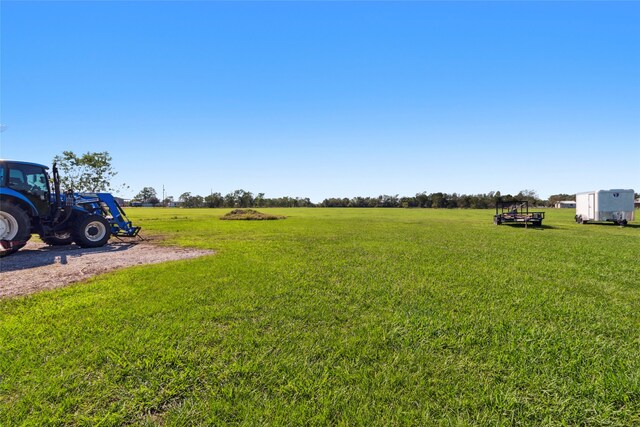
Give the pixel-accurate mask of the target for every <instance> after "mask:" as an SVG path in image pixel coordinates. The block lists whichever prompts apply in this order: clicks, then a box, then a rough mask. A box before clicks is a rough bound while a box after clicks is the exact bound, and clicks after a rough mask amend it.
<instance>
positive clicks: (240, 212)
mask: <svg viewBox="0 0 640 427" xmlns="http://www.w3.org/2000/svg"><path fill="white" fill-rule="evenodd" d="M285 218H286V217H285V216H278V215H271V214H266V213H262V212H258V211H256V210H253V209H234V210H232V211H231V212H228V213H226V214H224V215H222V216H221V217H220V219H227V220H228V219H237V220H270V219H285Z"/></svg>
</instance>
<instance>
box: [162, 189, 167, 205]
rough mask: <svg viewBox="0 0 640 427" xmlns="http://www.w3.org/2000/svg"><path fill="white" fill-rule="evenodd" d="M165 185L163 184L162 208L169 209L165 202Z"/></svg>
mask: <svg viewBox="0 0 640 427" xmlns="http://www.w3.org/2000/svg"><path fill="white" fill-rule="evenodd" d="M164 200H165V199H164V184H162V206H164V207H165V208H166V207H167V204H166V202H165V201H164Z"/></svg>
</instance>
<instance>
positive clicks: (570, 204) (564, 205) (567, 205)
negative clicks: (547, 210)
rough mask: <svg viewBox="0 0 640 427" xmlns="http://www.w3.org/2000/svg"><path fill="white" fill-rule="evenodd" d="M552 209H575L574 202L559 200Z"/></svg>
mask: <svg viewBox="0 0 640 427" xmlns="http://www.w3.org/2000/svg"><path fill="white" fill-rule="evenodd" d="M553 207H554V208H575V207H576V202H574V201H573V200H561V201H559V202H556V203H555V205H553Z"/></svg>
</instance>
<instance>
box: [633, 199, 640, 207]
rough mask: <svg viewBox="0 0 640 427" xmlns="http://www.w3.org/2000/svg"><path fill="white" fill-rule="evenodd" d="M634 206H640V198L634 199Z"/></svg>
mask: <svg viewBox="0 0 640 427" xmlns="http://www.w3.org/2000/svg"><path fill="white" fill-rule="evenodd" d="M633 206H634V207H636V208H640V199H638V200H634V202H633Z"/></svg>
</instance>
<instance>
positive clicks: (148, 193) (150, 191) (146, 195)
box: [134, 187, 159, 204]
mask: <svg viewBox="0 0 640 427" xmlns="http://www.w3.org/2000/svg"><path fill="white" fill-rule="evenodd" d="M152 199H155V201H156V203H155V204H157V203H159V200H158V195H157V193H156V190H155V189H154V188H153V187H144V188H143V189H142V190H140V192H139V193H138V194H137V195H136V197H134V200H140V201H141V202H142V203H153V201H152Z"/></svg>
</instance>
